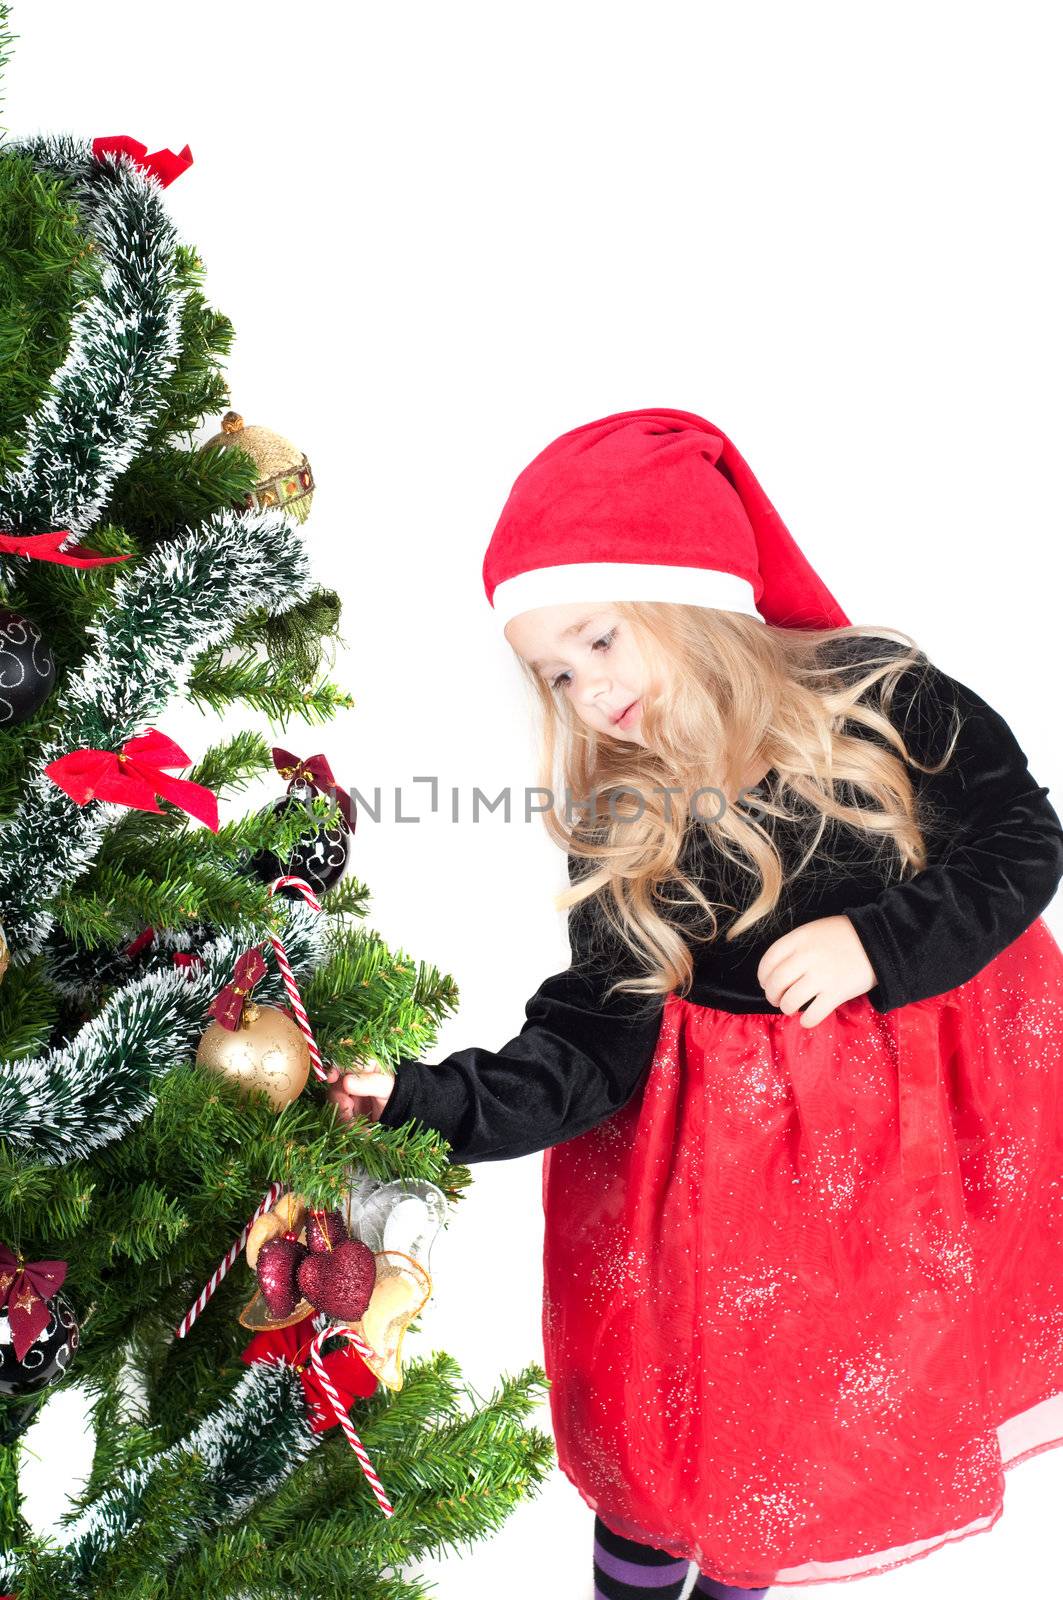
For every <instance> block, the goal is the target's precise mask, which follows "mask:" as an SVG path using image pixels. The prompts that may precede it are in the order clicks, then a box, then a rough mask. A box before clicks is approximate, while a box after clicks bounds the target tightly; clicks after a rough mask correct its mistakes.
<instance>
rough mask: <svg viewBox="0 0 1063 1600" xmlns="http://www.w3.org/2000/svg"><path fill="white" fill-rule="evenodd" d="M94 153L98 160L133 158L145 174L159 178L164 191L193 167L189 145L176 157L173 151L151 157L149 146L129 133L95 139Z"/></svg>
mask: <svg viewBox="0 0 1063 1600" xmlns="http://www.w3.org/2000/svg"><path fill="white" fill-rule="evenodd" d="M92 153H93V155H94V156H95V157H96V159H97V160H99V158H100V156H102V155H106V154H115V155H118V154H121V155H127V156H132V158H133V160H134V161H135V162H136V163H137V165H138V166H140V167H143V168H144V170H145V172H150V173H151V175H152V177H153V178H158V180H159V182H160V183H161V184H162V186H163V188H164V189H165V188H166V187H167V185H168V184H171V183H172V182H173V181H174V179H175V178H179V177H180V176H181V174H182V172H187V171H188V169H189V167H190V166H191V165H192V152H191V150H190V149H189V148H188V146H187V145H185V147H184V149H183V150H181V151H179V152H178V153H177V154H176V155H175V154H174V152H173V151H172V150H153V151H152V152H151V154H150V156H149V155H148V147H147V145H146V144H141V142H140V140H139V139H131V138H130V137H129V135H128V133H112V134H108V135H107V136H106V137H105V138H99V139H93V141H92Z"/></svg>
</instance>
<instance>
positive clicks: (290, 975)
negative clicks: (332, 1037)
mask: <svg viewBox="0 0 1063 1600" xmlns="http://www.w3.org/2000/svg"><path fill="white" fill-rule="evenodd" d="M289 886H291V887H292V888H293V889H298V890H299V891H300V893H301V894H302V897H303V899H304V900H305V901H306V903H307V905H308V906H310V908H311V910H313V911H320V910H321V901H320V900H319V899H318V898H317V895H316V894H315V893H314V891H313V889H311V887H310V885H309V884H308V883H307V882H306V880H305V879H303V878H292V877H283V878H276V879H275V880H274V881H273V883H271V884H270V886H269V892H270V894H271V895H272V894H276V892H277V890H278V889H284V888H287V887H289ZM269 940H270V943H271V944H272V946H273V953H274V955H275V956H276V957H277V965H278V967H279V968H280V972H281V977H282V978H283V980H284V987H285V989H286V991H287V994H288V999H289V1001H290V1002H291V1007H292V1010H293V1012H294V1013H295V1020H296V1022H297V1023H298V1024H299V1028H300V1030H301V1032H302V1035H303V1038H304V1039H305V1040H306V1048H307V1049H308V1050H309V1052H310V1063H311V1065H312V1067H313V1069H314V1072H315V1074H316V1076H317V1079H318V1082H319V1083H327V1082H328V1073H327V1072H326V1071H325V1068H324V1066H323V1064H322V1061H321V1051H320V1050H319V1049H318V1047H317V1040H316V1039H315V1038H314V1032H313V1029H312V1028H311V1026H310V1018H309V1017H308V1016H307V1014H306V1007H305V1006H304V1005H303V997H302V995H301V994H300V993H299V985H298V984H297V983H296V981H295V974H294V972H293V971H292V969H291V963H290V962H289V960H288V952H287V950H285V948H284V941H283V940H282V939H281V938H280V935H279V934H276V933H271V934H270V936H269ZM263 944H265V941H264V940H263Z"/></svg>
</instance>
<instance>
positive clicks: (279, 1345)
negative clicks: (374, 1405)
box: [240, 1312, 377, 1433]
mask: <svg viewBox="0 0 1063 1600" xmlns="http://www.w3.org/2000/svg"><path fill="white" fill-rule="evenodd" d="M313 1342H314V1317H313V1313H312V1312H311V1313H310V1315H309V1316H305V1317H304V1318H303V1319H302V1321H301V1322H293V1323H292V1324H291V1325H290V1326H289V1327H287V1328H267V1329H265V1330H264V1331H263V1332H262V1333H256V1334H255V1337H254V1338H253V1339H252V1340H251V1343H250V1344H249V1345H248V1346H247V1348H246V1349H245V1350H243V1351H242V1352H241V1355H240V1359H241V1361H243V1362H245V1363H246V1365H247V1366H249V1367H250V1366H251V1365H252V1364H253V1363H254V1362H256V1361H268V1362H270V1363H271V1364H272V1365H273V1366H289V1367H294V1368H295V1370H296V1372H298V1374H299V1376H300V1378H301V1379H302V1384H303V1393H304V1394H305V1395H306V1404H307V1408H308V1410H309V1412H310V1426H311V1428H312V1430H313V1432H314V1433H324V1432H325V1430H326V1429H327V1428H334V1427H336V1425H337V1418H336V1413H335V1411H333V1409H332V1405H331V1403H330V1401H329V1398H328V1396H327V1394H326V1393H325V1391H324V1389H322V1387H321V1384H320V1383H319V1381H318V1379H317V1376H316V1375H315V1373H314V1370H313V1368H312V1367H311V1365H310V1346H311V1345H312V1344H313ZM322 1365H323V1367H324V1368H325V1371H326V1372H327V1373H328V1376H329V1380H330V1382H331V1383H332V1384H333V1385H334V1386H335V1388H336V1391H337V1393H338V1394H339V1397H340V1400H341V1402H342V1404H343V1406H344V1408H345V1409H346V1410H350V1408H351V1406H352V1405H353V1404H354V1402H355V1400H358V1399H362V1398H364V1397H365V1396H366V1395H371V1394H373V1393H374V1392H375V1390H376V1386H377V1379H376V1374H375V1373H373V1372H371V1371H370V1369H369V1368H368V1367H367V1366H366V1364H365V1362H364V1361H363V1360H362V1358H361V1356H360V1355H359V1354H358V1352H357V1350H356V1349H355V1348H354V1346H353V1345H352V1344H344V1345H343V1347H342V1348H341V1349H339V1350H334V1351H333V1352H332V1354H331V1355H327V1356H324V1357H322Z"/></svg>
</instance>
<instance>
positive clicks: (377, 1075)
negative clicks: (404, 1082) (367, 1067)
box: [343, 1071, 395, 1096]
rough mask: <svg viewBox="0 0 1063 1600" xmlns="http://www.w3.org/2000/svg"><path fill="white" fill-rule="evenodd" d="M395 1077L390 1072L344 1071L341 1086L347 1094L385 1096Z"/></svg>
mask: <svg viewBox="0 0 1063 1600" xmlns="http://www.w3.org/2000/svg"><path fill="white" fill-rule="evenodd" d="M394 1082H395V1079H394V1078H393V1077H392V1075H391V1073H390V1072H373V1071H369V1072H345V1073H344V1075H343V1087H344V1089H345V1090H346V1092H347V1093H348V1094H357V1095H370V1096H380V1095H384V1096H387V1095H389V1094H390V1093H391V1087H392V1084H393V1083H394Z"/></svg>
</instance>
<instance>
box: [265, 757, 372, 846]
mask: <svg viewBox="0 0 1063 1600" xmlns="http://www.w3.org/2000/svg"><path fill="white" fill-rule="evenodd" d="M273 765H274V766H275V767H276V769H277V771H278V772H279V773H280V775H281V777H282V778H287V779H288V793H289V794H290V793H291V791H292V788H293V786H294V785H295V784H297V783H305V784H306V785H307V787H308V788H309V789H310V791H311V792H312V793H313V794H327V795H328V796H329V798H330V799H331V800H334V801H335V803H336V805H337V806H338V807H339V812H340V816H341V817H342V818H343V820H344V822H345V823H346V824H347V826H348V828H350V829H351V830H352V831H353V829H354V818H353V815H352V811H351V796H350V793H349V791H348V790H346V789H341V788H340V786H339V784H338V783H337V782H336V780H335V778H334V777H333V776H332V768H331V767H330V766H329V764H328V757H327V756H325V755H323V754H322V753H321V752H319V753H318V754H317V755H316V756H307V758H306V760H305V761H300V759H299V757H298V756H293V755H292V752H291V751H290V750H282V749H281V748H280V746H279V745H274V746H273Z"/></svg>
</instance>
